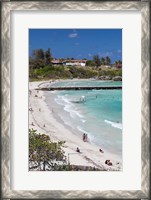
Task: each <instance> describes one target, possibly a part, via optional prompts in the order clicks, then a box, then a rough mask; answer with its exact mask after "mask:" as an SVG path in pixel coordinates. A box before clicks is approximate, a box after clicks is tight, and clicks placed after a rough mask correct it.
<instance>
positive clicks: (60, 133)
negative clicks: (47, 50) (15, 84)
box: [29, 82, 122, 170]
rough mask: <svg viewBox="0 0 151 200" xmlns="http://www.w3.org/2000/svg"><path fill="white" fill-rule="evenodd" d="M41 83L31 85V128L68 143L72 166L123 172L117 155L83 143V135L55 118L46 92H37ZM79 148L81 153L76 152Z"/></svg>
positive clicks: (53, 139) (69, 158)
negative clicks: (48, 103)
mask: <svg viewBox="0 0 151 200" xmlns="http://www.w3.org/2000/svg"><path fill="white" fill-rule="evenodd" d="M41 83H43V82H30V83H29V89H30V91H31V94H29V108H32V109H33V111H29V128H30V129H31V128H33V129H35V130H37V131H38V133H44V134H47V135H49V136H50V139H51V140H52V141H60V140H61V141H66V143H65V147H64V151H65V155H66V156H67V159H68V162H70V164H74V165H84V166H92V167H96V168H99V169H102V170H104V169H106V170H122V167H121V166H122V165H121V160H118V158H117V157H116V156H115V155H112V154H109V153H107V152H104V153H101V152H99V149H100V148H101V147H99V146H95V145H94V144H91V141H89V142H83V140H82V133H81V137H80V136H78V135H75V134H74V133H73V132H72V130H70V129H68V128H67V126H65V125H64V124H63V123H60V122H59V121H58V120H57V119H56V118H55V117H54V113H53V112H54V111H53V108H52V110H51V109H49V108H48V106H47V104H46V102H45V96H44V92H43V91H40V90H39V91H38V92H37V90H35V89H36V88H38V87H39V85H40V84H41ZM35 95H37V97H35ZM39 109H40V110H39ZM32 123H33V124H34V126H33V125H32ZM44 125H45V126H44ZM77 147H79V149H80V150H81V153H77V152H76V148H77ZM105 160H111V161H112V163H113V166H108V165H106V164H105ZM119 163H120V164H119Z"/></svg>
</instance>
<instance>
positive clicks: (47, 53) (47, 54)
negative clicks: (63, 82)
mask: <svg viewBox="0 0 151 200" xmlns="http://www.w3.org/2000/svg"><path fill="white" fill-rule="evenodd" d="M51 60H52V56H51V52H50V48H48V50H47V51H46V52H45V63H46V65H50V64H51V62H50V61H51Z"/></svg>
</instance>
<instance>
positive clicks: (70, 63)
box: [51, 59, 87, 67]
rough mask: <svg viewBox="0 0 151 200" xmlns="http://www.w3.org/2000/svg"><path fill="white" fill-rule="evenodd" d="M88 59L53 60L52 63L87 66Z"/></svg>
mask: <svg viewBox="0 0 151 200" xmlns="http://www.w3.org/2000/svg"><path fill="white" fill-rule="evenodd" d="M86 62H87V60H74V59H71V60H62V59H59V60H51V64H52V65H66V66H83V67H84V66H86Z"/></svg>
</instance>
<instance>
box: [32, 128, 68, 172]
mask: <svg viewBox="0 0 151 200" xmlns="http://www.w3.org/2000/svg"><path fill="white" fill-rule="evenodd" d="M64 143H65V142H63V141H60V142H52V141H50V137H49V136H48V135H45V134H40V133H39V134H37V131H36V130H33V129H29V162H30V164H31V167H30V169H32V168H37V167H40V169H41V166H42V167H43V169H42V170H43V171H45V169H46V165H47V166H49V168H50V170H55V168H56V166H57V165H59V164H58V161H62V162H66V157H65V155H64V151H63V150H62V147H63V145H64Z"/></svg>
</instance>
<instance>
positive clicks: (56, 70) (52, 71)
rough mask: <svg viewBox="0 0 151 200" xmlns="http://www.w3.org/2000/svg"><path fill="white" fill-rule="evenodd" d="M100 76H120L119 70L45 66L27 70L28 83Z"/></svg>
mask: <svg viewBox="0 0 151 200" xmlns="http://www.w3.org/2000/svg"><path fill="white" fill-rule="evenodd" d="M100 76H110V77H115V76H122V70H121V69H110V68H107V69H101V68H96V67H88V66H86V67H81V66H45V67H42V68H39V69H29V78H30V81H33V80H48V79H58V78H60V79H71V78H97V77H100Z"/></svg>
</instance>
